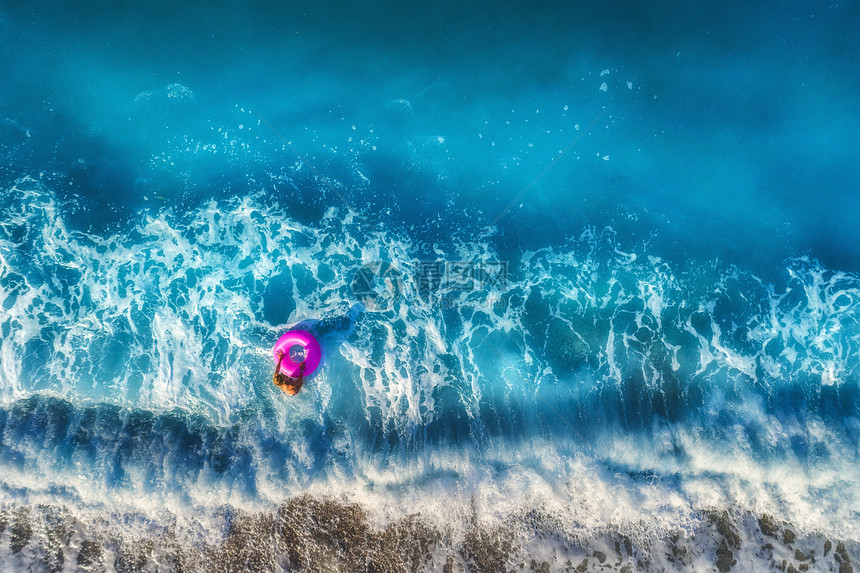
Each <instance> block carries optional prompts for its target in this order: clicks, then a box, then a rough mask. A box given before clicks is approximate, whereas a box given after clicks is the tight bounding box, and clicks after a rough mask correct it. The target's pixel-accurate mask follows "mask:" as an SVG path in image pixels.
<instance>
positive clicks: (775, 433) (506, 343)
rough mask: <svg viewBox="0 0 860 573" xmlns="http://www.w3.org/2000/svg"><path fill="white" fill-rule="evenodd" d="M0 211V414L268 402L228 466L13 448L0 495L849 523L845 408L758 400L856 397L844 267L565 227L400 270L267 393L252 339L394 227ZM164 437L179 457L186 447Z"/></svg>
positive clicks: (224, 411) (337, 310)
mask: <svg viewBox="0 0 860 573" xmlns="http://www.w3.org/2000/svg"><path fill="white" fill-rule="evenodd" d="M3 201H4V202H3V204H2V207H3V210H4V217H3V223H2V227H0V231H2V234H0V255H2V259H0V264H2V266H0V300H2V301H3V304H4V309H5V310H4V314H3V317H2V323H0V327H2V328H3V329H4V333H3V337H2V342H0V356H2V358H3V361H2V370H0V376H2V380H0V382H2V384H0V388H2V403H3V405H4V407H7V408H11V407H13V405H14V404H15V403H16V401H17V400H20V399H23V398H26V397H28V396H30V395H32V394H33V393H35V392H37V391H38V392H42V393H45V392H47V393H51V394H54V395H57V396H62V397H65V398H67V399H68V400H70V401H71V402H72V403H73V404H78V403H81V404H86V403H90V402H108V403H113V404H117V405H120V406H123V407H133V408H139V409H142V410H150V411H154V412H164V411H167V410H170V409H172V408H180V409H181V410H182V411H187V412H196V413H202V414H205V417H206V419H207V420H208V422H207V423H209V424H212V426H213V427H214V428H224V427H228V426H229V425H230V424H233V423H236V422H237V421H238V420H243V419H244V420H247V419H248V415H249V414H248V412H250V413H251V414H250V416H251V419H252V420H254V419H255V416H262V414H261V413H259V412H258V411H257V409H260V411H262V410H263V409H265V408H271V409H272V410H273V411H274V414H272V417H270V418H266V417H260V418H259V419H258V421H257V422H253V423H250V424H248V423H245V425H242V426H241V427H240V430H239V438H237V439H238V441H239V442H242V443H243V444H245V445H247V446H248V448H247V450H243V452H244V453H242V454H241V455H239V457H238V458H237V459H243V458H242V456H247V461H246V462H243V463H246V464H247V468H248V469H242V468H243V466H242V465H241V464H240V465H238V466H235V465H233V466H230V468H232V469H230V470H229V471H226V472H220V473H219V472H217V471H215V470H214V469H213V467H211V466H210V465H209V462H205V461H204V462H200V465H198V466H193V464H192V469H193V471H191V472H189V473H188V475H184V476H175V475H173V474H172V473H171V471H170V470H169V469H164V466H163V465H159V464H163V463H164V462H162V461H159V460H161V459H162V458H163V456H164V452H162V451H153V452H147V451H145V450H144V451H138V452H137V453H138V455H141V456H144V457H141V458H139V459H135V460H126V461H125V462H124V466H123V467H124V469H125V472H126V475H127V481H126V482H125V484H124V485H123V486H122V487H121V488H118V489H116V491H114V489H112V488H113V486H112V485H111V483H110V480H109V479H107V478H106V477H105V476H103V475H102V476H99V475H97V477H96V479H91V477H89V476H88V472H91V471H92V468H93V467H94V466H95V467H100V466H99V464H101V463H102V462H99V461H95V462H94V461H92V460H90V459H88V458H87V457H86V456H84V457H81V458H80V459H76V461H74V463H72V464H71V465H70V466H64V465H63V464H59V463H56V460H54V459H53V456H54V455H55V453H54V452H53V451H50V450H44V449H42V448H43V442H40V441H39V440H32V439H31V440H30V441H27V440H26V439H25V440H24V443H26V444H28V445H27V448H29V450H28V451H26V452H23V453H21V455H22V459H24V460H25V461H24V462H23V463H24V466H23V467H22V468H21V470H20V473H15V472H11V473H8V474H7V475H6V477H4V488H5V489H6V491H7V492H8V491H14V490H22V491H30V492H39V491H41V492H42V493H41V494H39V495H45V496H48V497H50V495H51V494H50V492H51V491H54V490H55V488H56V486H57V485H58V484H64V485H65V487H67V490H66V491H69V492H74V493H73V494H72V495H73V497H75V498H77V499H79V500H84V502H86V503H99V501H98V500H105V499H108V500H111V499H115V501H116V503H120V501H119V499H120V498H125V497H127V492H128V490H129V489H130V490H131V491H132V492H134V496H133V497H134V498H135V499H139V500H140V504H141V506H142V507H145V506H146V505H147V504H149V503H152V502H151V499H152V497H151V496H153V495H154V496H157V497H159V498H169V499H170V500H172V501H171V502H170V503H171V504H174V505H175V507H177V508H181V507H182V506H183V504H188V505H190V506H206V505H209V504H213V505H217V504H220V503H224V501H225V500H228V501H229V502H230V503H233V504H236V505H242V504H250V505H251V506H254V505H255V504H260V503H263V504H266V503H276V502H278V501H279V500H281V499H283V497H284V496H288V495H292V494H297V493H300V492H303V491H311V492H319V493H329V494H334V493H335V492H347V493H348V495H350V496H353V497H354V498H356V499H364V500H366V501H367V502H368V503H369V504H370V505H371V506H372V507H379V508H385V507H388V508H393V509H390V511H401V510H402V511H406V510H407V509H408V507H413V506H422V507H424V506H426V507H424V511H426V512H427V513H428V514H438V515H440V516H441V515H443V514H444V513H445V512H446V511H455V512H460V513H462V514H463V515H465V514H466V513H468V512H469V511H471V509H470V507H467V502H466V501H464V500H468V499H471V498H472V497H474V498H475V499H476V500H477V501H478V502H479V504H481V505H483V506H485V507H487V508H490V509H488V511H490V512H496V513H497V514H498V515H506V514H510V513H511V512H516V511H521V510H522V511H525V508H526V507H528V506H531V507H534V506H536V505H537V506H541V507H547V508H554V509H553V511H555V512H557V513H558V514H559V515H570V516H573V517H572V518H571V520H570V521H569V523H570V524H574V523H575V524H578V525H577V527H582V526H585V527H595V528H596V527H600V526H601V524H606V523H609V522H611V523H613V524H616V525H618V524H622V525H624V527H629V528H635V527H639V525H637V524H640V523H643V522H646V521H648V520H652V521H653V522H654V523H655V524H656V525H655V527H659V528H664V527H665V528H669V527H670V526H671V524H675V525H676V526H677V524H685V523H692V521H694V520H695V519H696V517H695V516H696V512H697V511H698V509H700V508H702V507H710V506H714V507H728V506H732V507H741V508H743V509H745V510H749V511H753V512H761V511H769V512H772V513H774V514H776V515H779V516H781V517H783V518H785V519H790V520H791V521H792V522H793V523H796V524H799V525H800V526H802V527H804V528H806V529H808V530H810V531H811V530H828V531H833V532H835V533H838V534H840V535H845V536H847V535H850V534H851V532H852V531H854V532H856V531H857V530H858V516H857V515H856V512H854V511H853V510H852V509H851V508H852V507H856V503H857V501H858V497H859V496H858V492H860V485H858V481H857V478H856V476H857V475H860V472H857V471H856V469H857V468H856V464H857V462H856V455H857V452H856V451H851V450H850V449H848V450H846V446H850V445H851V444H852V443H853V444H855V445H854V447H855V448H856V441H854V442H852V438H850V436H849V434H850V432H851V431H856V428H855V429H854V430H852V429H851V428H852V427H853V426H850V425H851V424H852V423H853V424H855V426H856V420H854V419H852V418H851V416H850V413H849V415H848V416H847V421H842V422H838V421H837V422H834V421H833V420H832V419H827V418H825V417H822V416H820V415H818V414H815V413H814V412H812V413H808V414H806V415H805V417H802V418H801V417H799V414H800V413H802V412H803V411H804V408H805V406H804V405H803V404H799V405H792V404H791V403H788V404H785V405H784V406H777V407H776V409H775V410H774V409H773V406H772V405H771V406H766V405H765V404H766V402H767V401H768V400H769V398H770V396H771V394H770V393H771V392H773V391H775V389H778V388H783V387H792V386H793V387H796V388H799V389H801V391H802V392H808V393H811V394H816V393H818V392H819V387H822V385H823V386H826V385H832V386H833V387H835V388H837V389H838V388H841V387H843V386H844V387H845V388H847V389H849V390H850V388H851V386H850V384H856V382H855V381H856V377H857V368H858V367H857V364H856V359H855V357H856V355H857V352H858V349H860V335H859V334H858V321H857V316H858V312H857V305H858V302H860V279H858V277H856V276H853V275H850V274H846V273H839V272H834V271H829V270H827V269H825V268H823V267H822V266H821V265H819V264H817V263H815V262H813V261H805V260H798V261H795V262H793V263H792V266H791V268H790V270H789V273H788V277H789V281H788V287H787V288H786V289H784V290H782V291H779V292H777V291H776V290H775V288H774V287H772V286H769V285H763V284H762V283H761V282H760V281H759V280H757V279H756V278H755V277H752V276H748V275H746V274H744V273H743V272H741V271H739V270H737V269H726V270H725V271H724V272H722V273H720V274H719V275H718V279H717V284H715V283H714V282H713V280H711V279H702V278H699V277H696V276H687V275H679V274H678V273H677V272H676V271H675V270H673V268H672V267H671V265H669V264H667V263H665V262H663V261H661V260H659V259H657V258H656V257H653V256H645V255H647V253H636V252H627V251H624V250H622V249H620V248H619V247H618V245H617V244H616V241H615V239H614V237H613V234H612V232H611V230H605V231H598V230H594V229H589V230H587V231H586V232H585V233H583V235H582V236H581V237H578V238H576V239H574V240H571V241H570V242H569V243H568V244H567V245H564V246H556V247H553V248H546V249H541V250H538V251H532V252H527V253H524V254H523V255H522V257H521V258H520V259H519V260H517V261H509V265H510V267H509V276H508V279H507V281H505V282H497V283H493V284H486V285H481V286H480V287H478V288H473V289H464V290H460V291H452V292H450V293H447V296H444V297H438V296H435V295H434V296H430V297H428V296H425V295H424V294H422V292H421V291H420V289H418V288H417V287H416V284H415V283H414V282H413V281H411V280H406V281H405V282H404V285H403V292H402V293H401V296H400V297H399V298H397V299H396V300H393V301H392V303H391V305H389V306H388V307H386V308H384V309H380V310H376V311H370V310H369V311H368V312H365V313H364V314H363V315H362V316H361V317H360V318H354V321H355V322H356V323H357V324H356V325H355V327H354V331H350V334H349V335H348V336H347V335H344V336H343V339H342V340H339V341H338V342H337V344H336V345H334V343H333V346H332V348H330V349H329V350H330V355H329V357H328V362H327V364H326V367H325V368H324V370H323V371H322V372H321V373H320V375H319V376H317V377H315V378H314V379H313V381H312V383H311V382H309V383H308V384H307V386H308V388H307V390H306V391H305V392H303V394H302V396H301V397H300V398H298V399H296V400H292V401H290V402H287V403H284V402H283V401H282V400H281V397H280V396H279V395H277V394H275V393H274V392H273V391H272V389H271V387H270V385H269V384H268V377H269V375H270V372H269V369H270V368H271V362H270V361H271V357H270V354H269V350H268V347H269V344H270V341H271V340H274V339H275V338H276V336H277V334H278V333H280V332H281V331H282V330H283V329H284V328H286V327H287V326H289V325H291V324H294V323H296V322H299V321H300V320H302V319H307V318H317V319H328V318H332V317H338V316H345V315H347V312H348V310H349V308H350V307H352V306H353V304H354V303H355V299H354V296H353V295H352V293H351V292H350V288H349V284H350V280H351V273H353V272H354V271H355V269H356V268H358V267H359V266H361V265H362V264H365V263H369V262H373V261H386V262H389V263H391V264H392V265H394V266H395V267H397V268H399V269H401V271H403V272H404V276H406V277H413V276H414V271H415V270H416V265H417V263H418V261H417V259H418V256H417V254H416V253H417V247H416V246H415V245H413V244H412V243H411V242H410V241H409V240H407V239H406V238H403V237H399V236H398V235H396V234H394V233H383V232H372V231H367V230H366V229H365V228H364V226H363V223H364V220H363V216H362V215H360V214H357V213H353V212H346V213H343V212H341V211H340V210H336V209H330V210H329V211H328V212H327V213H326V214H325V216H324V217H323V218H322V219H321V221H320V223H319V225H318V226H316V227H311V226H307V225H302V224H299V223H297V222H295V221H292V220H291V219H290V218H289V216H288V214H287V213H285V212H283V211H282V210H281V209H280V208H279V207H278V206H277V205H276V204H275V203H273V202H270V201H268V200H267V199H266V197H265V195H263V194H259V195H254V196H248V197H244V198H238V199H233V200H228V201H220V202H210V203H207V204H205V205H202V206H201V207H200V208H198V209H197V210H195V211H193V212H191V213H187V214H185V215H182V216H180V215H177V214H175V213H173V212H172V211H171V210H163V211H158V212H150V213H145V214H142V215H141V218H140V220H139V221H138V222H137V224H136V225H135V226H134V227H133V228H129V229H127V230H126V231H123V232H117V233H115V234H113V235H109V236H99V235H95V234H92V233H84V232H81V231H77V230H73V229H70V228H69V227H68V225H67V224H66V223H65V221H64V218H63V215H62V209H61V208H60V206H59V205H58V204H57V201H56V199H55V198H54V196H53V194H52V193H51V192H50V190H48V189H45V188H44V187H43V185H42V184H40V183H38V182H37V181H34V180H22V181H20V182H19V183H18V184H16V186H15V187H14V188H13V189H10V190H9V192H8V193H7V195H6V197H5V198H4V200H3ZM491 245H492V235H487V236H484V237H479V238H478V239H477V240H475V239H472V240H469V241H461V242H455V243H454V245H453V246H443V245H438V246H437V247H436V254H437V256H438V257H439V259H440V260H447V261H470V262H472V263H481V264H484V263H490V262H494V261H497V260H498V258H499V257H498V255H497V254H496V253H495V252H494V250H493V248H492V246H491ZM284 274H286V275H289V276H290V277H291V284H292V292H281V293H277V297H281V298H287V299H291V301H292V302H293V304H294V307H293V310H292V311H291V313H290V314H289V316H287V317H285V320H284V319H281V320H278V321H275V322H271V321H270V320H269V318H268V317H269V314H268V312H269V311H268V310H267V308H266V303H265V297H266V287H267V284H268V283H269V282H270V281H271V280H272V279H273V277H277V276H281V275H284ZM487 301H497V302H500V303H501V304H487ZM629 404H632V406H631V405H629ZM661 404H665V406H661ZM660 408H665V409H666V410H667V411H670V412H671V411H677V410H678V409H680V410H682V411H683V413H681V414H678V413H675V414H671V415H666V414H663V413H661V412H662V410H660ZM780 408H782V409H780ZM673 409H674V410H673ZM254 412H257V413H254ZM356 412H361V415H360V416H356V415H355V414H356ZM643 412H644V413H643ZM359 417H361V418H363V420H364V421H363V422H361V423H358V420H357V418H359ZM637 420H639V421H637ZM712 420H718V422H717V423H715V424H714V425H711V424H712ZM852 420H853V421H852ZM458 424H459V425H460V426H462V428H461V429H457V428H458V427H459V426H458ZM840 424H845V425H844V426H840ZM448 425H451V426H452V429H450V432H452V434H450V435H451V436H455V437H456V438H452V437H446V436H448V434H446V432H447V431H449V430H448V429H447V428H446V426H448ZM309 428H314V429H313V430H309ZM219 431H221V430H219ZM286 435H290V436H292V437H293V438H292V439H290V440H289V441H288V443H289V445H288V446H287V445H285V444H286V443H287V442H282V441H281V440H282V438H281V437H280V436H286ZM296 436H300V438H298V439H296V438H295V437H296ZM390 439H391V440H393V442H392V443H393V445H392V446H391V447H388V446H382V445H381V444H382V443H385V442H386V441H388V440H390ZM320 441H323V442H324V443H325V446H320ZM279 444H280V445H279ZM798 444H800V446H801V449H800V450H798V447H799V446H798ZM165 447H167V448H168V450H169V452H170V454H171V455H175V456H179V458H177V459H181V456H183V455H184V454H183V450H182V448H185V447H187V446H186V445H184V444H183V442H182V441H181V440H180V441H178V442H177V443H175V444H174V443H168V444H167V445H166V446H165ZM201 447H208V446H201ZM273 447H274V448H276V450H277V451H279V452H280V453H279V454H278V456H277V457H275V458H274V459H275V460H276V462H273V461H272V458H271V453H270V449H271V448H273ZM804 452H807V453H804ZM103 453H104V454H105V455H106V456H107V453H106V452H103ZM150 454H151V456H152V457H151V458H149V457H146V456H149V455H150ZM106 459H108V460H109V459H110V456H107V457H106ZM168 459H170V458H169V456H168ZM157 467H162V469H160V470H158V471H155V470H154V469H153V468H157ZM33 471H37V472H39V474H40V475H41V476H42V478H40V480H42V481H38V480H36V481H33V478H32V472H33ZM152 472H155V473H154V474H153V473H152ZM107 474H109V472H107V471H106V473H105V475H107ZM153 475H154V476H155V478H154V479H155V484H154V486H153V485H152V479H153V477H152V476H153ZM84 476H87V477H84ZM642 476H646V477H642ZM647 476H650V477H647ZM464 494H465V495H464ZM36 495H37V494H36V493H33V496H34V497H33V499H35V496H36ZM452 496H453V497H455V498H456V500H459V501H455V502H451V503H454V504H457V503H459V504H460V507H456V508H455V509H453V510H452V509H451V507H452V506H451V503H448V502H447V499H448V498H451V497H452ZM440 500H441V501H440ZM517 500H525V501H517ZM468 503H471V502H468ZM518 504H521V505H518ZM518 508H519V509H518ZM177 511H180V510H179V509H177ZM487 517H488V518H489V517H491V516H489V515H488V516H487ZM571 527H573V525H571ZM682 527H683V526H682Z"/></svg>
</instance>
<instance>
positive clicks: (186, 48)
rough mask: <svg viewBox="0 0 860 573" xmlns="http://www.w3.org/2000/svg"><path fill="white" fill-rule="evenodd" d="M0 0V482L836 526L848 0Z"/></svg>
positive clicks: (851, 336)
mask: <svg viewBox="0 0 860 573" xmlns="http://www.w3.org/2000/svg"><path fill="white" fill-rule="evenodd" d="M9 4H10V3H8V2H4V3H2V4H0V158H2V161H0V188H2V195H0V304H2V310H0V467H2V468H3V471H2V472H0V505H8V504H15V503H56V504H71V503H76V504H79V505H80V506H82V507H102V506H103V504H107V505H108V506H110V507H114V506H115V507H116V508H117V511H123V510H125V508H127V507H132V508H135V510H141V511H143V510H144V509H145V508H146V507H147V505H148V504H151V503H153V502H152V500H155V499H157V500H159V502H158V503H159V504H162V503H167V504H168V505H169V507H170V508H171V511H173V512H175V513H177V514H184V515H191V516H193V515H194V512H195V511H197V510H199V508H201V507H204V508H212V507H217V506H220V505H222V504H228V503H229V504H233V505H238V506H241V507H261V506H266V504H272V503H279V502H281V501H282V500H284V499H287V498H288V497H290V496H295V495H299V494H302V493H305V492H311V493H314V494H316V493H320V494H327V495H343V496H346V497H348V498H350V499H356V500H361V501H363V502H365V503H368V504H370V505H371V506H374V504H375V506H376V507H384V508H394V509H388V511H393V512H395V513H396V512H398V511H402V512H403V513H404V514H405V513H406V512H407V511H411V510H412V509H413V508H415V507H417V508H420V509H422V510H423V511H424V512H426V513H428V514H433V513H434V512H436V513H439V514H440V515H441V514H443V513H444V511H443V509H442V508H443V507H444V504H443V505H442V506H440V505H439V504H438V499H439V498H440V496H442V497H444V498H449V499H450V500H451V501H449V502H448V504H451V505H452V506H453V507H455V508H458V509H456V510H453V511H454V513H457V511H460V508H467V509H468V508H469V507H471V506H470V503H473V502H471V501H470V500H474V499H480V500H483V502H484V505H485V507H486V511H487V512H488V513H489V514H500V515H501V514H508V513H510V512H513V511H515V510H516V509H517V508H519V507H520V506H525V507H528V506H531V505H535V506H541V507H545V508H549V509H559V511H561V510H562V509H564V511H566V512H568V513H570V517H569V519H570V520H571V522H572V523H573V522H576V523H580V524H582V523H585V524H587V525H588V526H589V527H594V528H599V527H603V526H614V525H618V524H619V523H622V524H624V523H634V522H639V521H641V520H654V522H653V523H654V524H655V525H654V527H655V528H659V527H672V526H679V527H682V526H683V524H684V523H687V521H685V520H686V519H687V516H689V515H690V514H691V513H693V512H695V511H697V510H699V509H701V508H704V507H720V508H723V507H727V508H740V509H742V510H749V511H753V512H761V511H768V512H770V513H772V514H775V515H777V516H779V517H781V518H782V519H787V520H791V521H792V523H795V524H796V525H797V527H798V528H800V530H801V531H826V532H833V533H834V534H835V535H842V536H845V537H847V538H851V539H854V540H855V541H856V540H857V531H858V530H860V513H858V510H857V507H858V501H860V482H858V475H860V471H858V470H860V467H858V463H860V462H858V456H860V362H858V356H860V226H858V225H857V220H858V213H860V171H858V169H857V163H856V158H857V149H858V148H860V135H858V133H860V131H858V130H857V114H858V109H860V106H858V95H857V94H858V93H860V91H858V90H860V71H858V70H860V68H858V66H857V65H856V64H857V62H858V61H860V25H858V24H860V7H858V5H857V4H856V3H854V2H847V3H833V2H788V3H781V4H780V3H757V4H754V5H750V4H749V3H740V2H738V3H713V4H711V3H708V4H706V5H700V4H699V3H681V2H665V3H659V4H646V3H632V2H621V1H618V2H609V3H598V2H569V3H553V2H538V3H529V4H525V3H514V2H508V3H494V4H493V5H481V4H473V3H463V2H441V3H435V4H432V5H411V4H408V3H406V4H394V3H388V2H382V1H373V2H370V1H368V2H357V3H352V4H351V5H341V3H316V2H297V3H292V4H281V3H275V2H270V3H266V2H252V3H239V2H226V1H225V2H211V1H210V2H206V3H202V2H201V3H193V2H189V3H184V4H182V5H178V6H177V5H175V4H174V3H168V2H151V3H147V4H143V5H141V4H139V3H130V2H129V3H113V4H110V5H106V4H105V3H101V2H95V1H91V2H83V3H74V4H66V3H52V2H36V3H28V4H26V5H9ZM374 272H375V273H376V274H382V275H384V276H382V277H381V278H376V279H375V280H370V281H367V280H365V278H366V276H369V274H373V273H374ZM371 278H372V277H371ZM386 278H387V279H388V283H386V282H385V279H386ZM373 289H375V290H373ZM296 325H300V326H301V327H303V328H307V329H310V330H311V331H312V332H314V333H315V334H316V335H317V337H318V338H319V339H320V340H321V342H322V343H323V346H324V348H325V353H326V359H325V363H324V366H323V368H322V369H321V370H320V371H318V372H317V373H316V374H315V376H313V377H312V379H311V380H309V381H308V382H307V384H306V386H305V389H304V390H303V391H302V392H301V393H300V394H299V395H298V396H297V397H295V398H288V397H285V396H284V395H282V393H281V392H280V391H278V390H277V389H276V388H273V387H272V385H271V383H270V377H271V369H272V364H271V354H270V348H271V346H272V344H273V343H274V341H275V340H276V339H277V337H278V336H279V335H280V334H281V333H282V332H283V331H285V330H287V329H289V328H291V327H294V326H296ZM165 500H168V501H167V502H165ZM601 503H603V504H617V507H618V511H617V512H616V513H601V512H599V511H590V512H589V508H591V509H593V507H592V505H589V504H598V505H599V504H601ZM112 504H113V505H112ZM434 504H435V505H434ZM571 507H580V508H583V509H582V511H581V512H580V513H577V512H576V511H572V512H571V511H570V508H571ZM449 509H450V508H449ZM462 511H464V512H465V511H466V509H463V510H462ZM586 516H588V517H587V518H586ZM192 519H193V518H192ZM679 524H681V525H679Z"/></svg>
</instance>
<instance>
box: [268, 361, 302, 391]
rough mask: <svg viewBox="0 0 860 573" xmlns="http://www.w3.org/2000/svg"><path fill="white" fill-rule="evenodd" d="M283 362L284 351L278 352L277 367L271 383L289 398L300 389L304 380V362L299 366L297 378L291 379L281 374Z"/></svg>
mask: <svg viewBox="0 0 860 573" xmlns="http://www.w3.org/2000/svg"><path fill="white" fill-rule="evenodd" d="M283 361H284V351H283V350H279V351H278V366H277V367H275V374H274V375H273V376H272V383H273V384H274V385H275V386H277V387H278V388H280V389H281V390H283V391H284V392H286V393H287V394H288V395H290V396H295V395H296V394H298V393H299V390H301V389H302V384H304V380H305V362H304V360H303V361H302V363H301V364H299V377H298V378H293V377H291V376H287V375H286V374H283V373H281V362H283Z"/></svg>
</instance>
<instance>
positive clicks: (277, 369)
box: [275, 350, 284, 377]
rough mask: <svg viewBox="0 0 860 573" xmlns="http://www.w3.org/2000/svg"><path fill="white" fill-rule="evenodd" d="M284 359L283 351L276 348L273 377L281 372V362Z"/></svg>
mask: <svg viewBox="0 0 860 573" xmlns="http://www.w3.org/2000/svg"><path fill="white" fill-rule="evenodd" d="M283 361H284V351H283V350H278V365H277V366H275V377H277V376H278V374H280V373H281V362H283Z"/></svg>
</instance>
